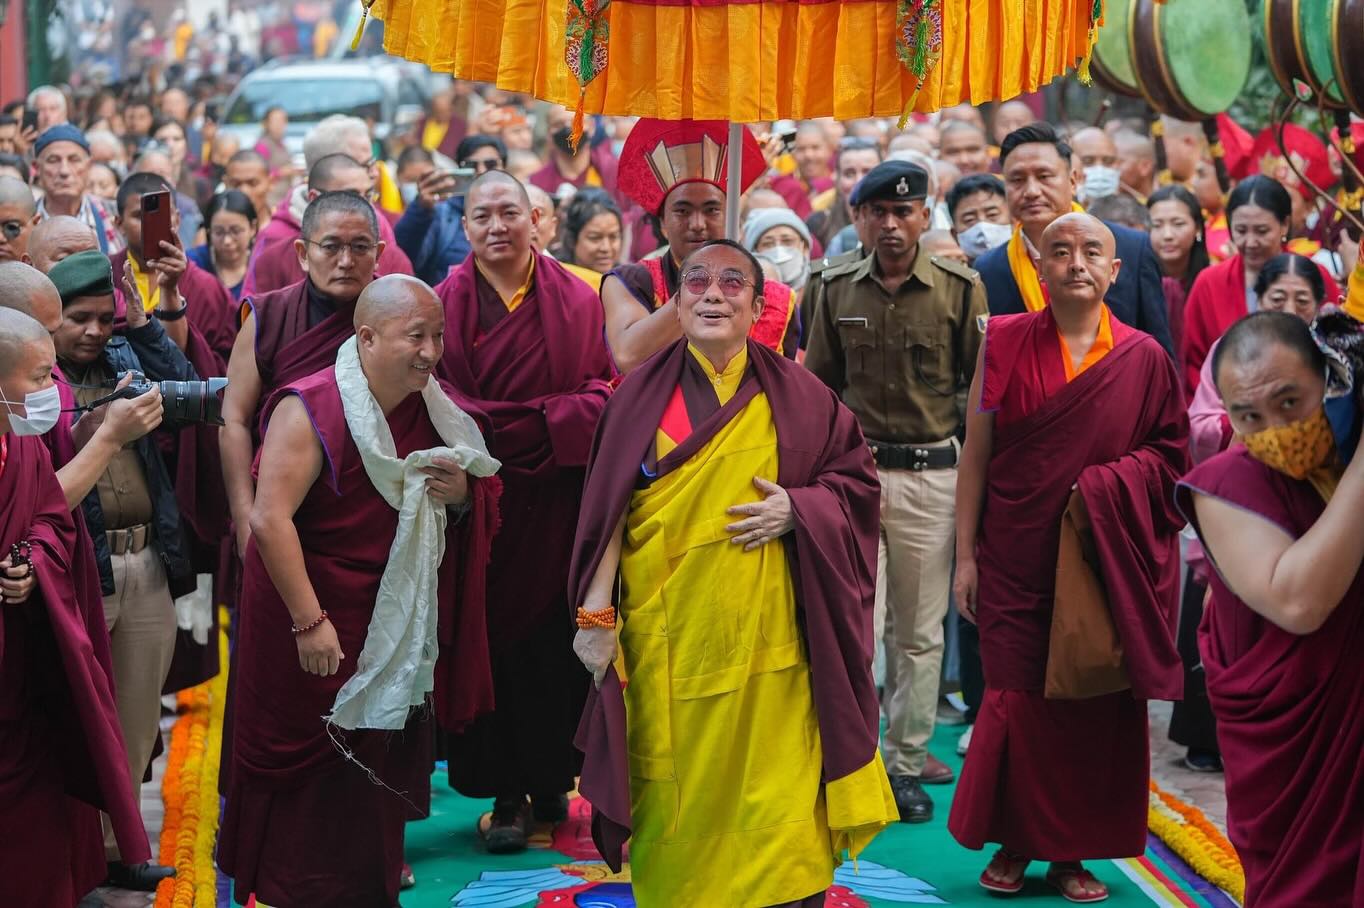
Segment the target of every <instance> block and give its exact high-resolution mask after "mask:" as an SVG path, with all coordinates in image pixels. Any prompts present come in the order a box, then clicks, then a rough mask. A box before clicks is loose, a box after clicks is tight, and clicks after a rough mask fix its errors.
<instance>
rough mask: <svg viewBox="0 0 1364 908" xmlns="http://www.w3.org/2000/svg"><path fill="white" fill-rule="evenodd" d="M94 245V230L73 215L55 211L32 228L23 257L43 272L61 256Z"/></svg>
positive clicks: (95, 245) (95, 241)
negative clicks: (56, 214)
mask: <svg viewBox="0 0 1364 908" xmlns="http://www.w3.org/2000/svg"><path fill="white" fill-rule="evenodd" d="M98 248H99V240H98V239H97V238H96V237H95V231H93V230H91V229H90V228H89V227H87V226H86V225H85V223H84V222H82V221H80V220H77V219H76V218H73V217H68V216H66V215H58V216H56V217H50V218H47V219H46V220H44V221H40V222H39V223H38V226H36V227H34V228H33V232H32V233H31V234H30V235H29V238H28V252H27V253H26V254H25V255H24V261H25V262H27V263H28V264H30V265H32V266H33V267H34V268H37V269H38V270H39V271H41V272H42V273H43V274H47V273H48V272H49V271H51V270H52V266H53V265H55V264H57V263H58V262H60V261H61V260H62V259H64V258H66V257H68V256H72V255H75V254H76V253H77V252H85V251H86V250H87V249H98Z"/></svg>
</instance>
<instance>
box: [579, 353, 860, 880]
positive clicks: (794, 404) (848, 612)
mask: <svg viewBox="0 0 1364 908" xmlns="http://www.w3.org/2000/svg"><path fill="white" fill-rule="evenodd" d="M748 357H749V360H748V361H749V366H748V372H747V374H746V375H745V376H744V378H743V380H742V383H741V385H740V387H739V390H738V391H737V392H736V393H735V395H734V397H733V398H731V399H730V401H729V403H727V404H726V405H724V406H723V407H720V408H719V409H718V410H717V411H715V412H714V413H712V414H711V415H710V416H709V417H708V418H706V419H704V420H703V421H701V422H700V423H699V424H694V425H695V427H694V429H693V430H692V433H691V435H690V436H688V437H687V439H686V440H685V441H683V442H682V443H681V444H680V445H679V446H678V447H677V448H676V449H674V450H673V451H671V452H670V453H669V454H668V455H667V456H666V457H665V458H663V459H662V460H657V461H655V462H654V464H653V466H654V467H656V468H657V469H656V470H652V472H655V473H657V474H658V475H662V474H663V473H666V472H668V471H669V470H670V469H674V468H676V467H677V466H679V465H681V464H683V463H685V462H686V461H687V459H688V458H690V457H691V456H692V455H694V454H695V453H696V452H697V451H698V450H700V449H701V448H702V447H703V446H704V445H705V444H706V443H707V442H709V441H710V440H711V439H712V438H713V437H714V436H715V433H716V432H717V431H719V430H720V429H721V428H723V427H724V426H725V425H726V424H727V423H728V422H729V420H730V419H731V418H733V417H734V416H735V415H737V414H738V413H739V411H740V410H742V409H743V407H744V405H745V404H747V403H748V402H749V401H751V400H752V399H753V398H754V397H755V396H756V395H757V394H758V393H759V392H762V393H763V394H765V395H767V400H768V403H769V404H770V405H771V407H772V419H773V422H774V423H775V424H776V429H777V450H778V458H777V460H778V475H777V484H778V485H780V486H781V487H782V488H784V489H786V491H787V494H788V495H789V496H790V498H791V510H792V513H793V516H794V518H795V524H796V525H795V529H794V530H793V531H792V532H791V533H790V534H788V535H787V536H786V537H784V538H783V540H782V543H783V545H784V546H785V548H786V555H787V560H788V562H789V563H790V567H791V578H792V581H793V582H794V584H795V590H796V605H797V608H798V609H799V615H800V622H801V627H802V630H803V632H804V637H805V641H806V645H807V647H808V650H809V658H810V677H811V684H812V686H813V692H814V702H815V712H816V715H817V718H818V721H819V732H820V734H819V737H820V745H821V747H822V748H823V758H824V780H825V781H826V782H832V781H835V780H837V779H840V778H843V777H844V776H846V775H848V774H849V773H852V772H854V771H856V770H859V769H861V768H862V767H864V766H866V765H867V763H869V762H870V761H871V760H872V758H873V757H874V755H875V753H876V744H877V730H878V727H879V726H878V722H879V717H880V708H879V705H878V703H877V699H876V687H875V684H874V682H873V681H872V676H871V651H872V604H873V601H872V600H873V599H874V597H875V592H876V538H877V533H878V531H879V527H880V501H881V498H880V486H879V484H878V482H877V479H876V468H875V465H874V464H873V463H872V459H871V451H870V449H869V448H868V447H867V443H866V440H865V439H864V438H863V437H862V430H861V428H860V427H859V425H858V422H857V419H856V417H854V416H853V415H852V412H851V411H850V410H848V408H847V407H845V406H843V404H842V403H840V402H839V400H838V398H837V396H835V395H834V394H833V393H832V392H831V391H830V390H829V389H828V388H827V387H825V385H824V384H823V383H821V382H820V381H819V379H817V378H815V377H814V375H813V374H811V373H810V372H807V371H806V370H804V369H802V368H800V367H799V366H796V365H795V364H794V363H791V362H790V361H788V360H786V359H784V358H783V357H782V356H781V355H780V354H777V353H774V352H773V351H771V350H769V349H768V348H767V347H764V346H763V345H761V344H759V343H756V342H754V341H753V340H752V339H750V340H749V342H748ZM690 360H691V356H690V354H688V352H687V342H686V341H685V340H682V341H678V342H677V343H676V344H673V345H671V346H670V347H668V348H666V349H664V350H662V351H660V352H658V353H657V354H655V355H654V356H652V357H650V358H649V359H648V360H647V361H646V362H645V363H644V364H643V365H641V366H640V367H639V368H638V369H636V370H634V371H633V372H631V373H630V374H629V375H627V376H626V378H625V381H624V382H623V383H622V384H621V386H620V387H619V388H618V389H617V390H616V393H615V394H614V395H613V397H612V399H611V403H610V404H609V405H608V406H607V408H606V412H605V414H604V415H603V417H602V422H601V429H600V431H599V432H598V434H597V438H596V439H595V441H594V443H593V446H592V457H591V460H590V461H589V463H590V466H589V470H588V476H587V483H586V487H585V489H584V493H583V495H584V497H583V509H582V515H581V517H580V519H579V521H578V530H577V534H576V539H575V543H574V547H573V560H572V570H571V573H570V574H569V602H570V603H575V604H576V603H580V602H582V601H583V598H584V597H585V596H586V594H587V588H588V586H589V585H590V584H591V582H592V577H593V575H594V574H595V573H596V569H597V565H598V563H600V561H601V559H602V555H603V553H604V552H605V551H606V545H607V543H608V542H609V540H610V538H611V535H612V533H613V532H614V531H615V528H616V524H617V522H618V521H619V519H620V515H621V514H622V513H624V511H625V509H626V508H627V507H628V505H629V501H630V494H631V492H633V491H634V489H635V486H636V483H637V482H638V481H640V479H641V468H643V467H645V466H646V460H648V459H649V458H650V457H651V456H654V455H653V443H654V439H655V434H656V429H657V427H658V425H659V422H660V420H661V419H662V416H663V411H664V408H665V407H666V406H667V404H668V401H669V399H670V398H671V397H672V396H673V392H674V389H676V388H677V387H678V386H679V383H681V386H682V388H683V395H684V397H685V396H686V395H687V381H688V377H687V375H686V373H685V371H684V370H685V369H687V368H688V366H689V361H690ZM698 371H699V370H698ZM702 380H703V381H704V379H702ZM688 410H689V411H690V410H691V407H690V406H688ZM577 743H578V746H579V747H580V748H582V750H583V752H584V754H585V759H584V761H583V773H582V780H581V783H580V784H579V791H581V792H582V794H583V796H584V797H586V798H587V799H588V800H589V801H591V803H592V806H593V823H592V834H593V838H594V840H595V841H596V843H597V848H598V849H599V851H600V852H601V854H602V857H603V858H604V859H605V860H606V861H607V862H608V863H609V864H610V865H611V866H612V867H615V868H619V866H620V858H621V846H622V845H623V843H624V841H625V839H626V838H627V837H628V836H629V831H630V826H631V824H630V779H629V761H628V757H627V754H626V741H625V702H624V697H623V694H622V691H621V687H620V680H619V678H618V677H617V676H616V674H615V670H614V669H609V670H608V672H607V675H606V678H605V679H604V681H603V683H602V686H601V688H600V690H597V691H594V692H593V693H591V694H590V695H589V702H588V705H587V708H586V709H585V710H584V713H583V718H582V724H581V726H580V728H579V732H578V740H577Z"/></svg>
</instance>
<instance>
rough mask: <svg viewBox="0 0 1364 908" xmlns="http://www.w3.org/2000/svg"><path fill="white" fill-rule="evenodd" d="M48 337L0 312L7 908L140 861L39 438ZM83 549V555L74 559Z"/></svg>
mask: <svg viewBox="0 0 1364 908" xmlns="http://www.w3.org/2000/svg"><path fill="white" fill-rule="evenodd" d="M56 362H57V357H56V352H55V350H54V349H53V345H52V339H51V337H50V336H49V334H48V332H47V329H46V328H45V327H44V326H43V325H41V324H40V323H38V322H37V321H35V320H33V319H32V318H30V317H29V316H27V315H25V314H23V313H22V312H18V311H16V310H15V309H11V308H0V452H3V453H2V454H0V679H3V683H0V838H2V839H3V841H4V843H5V845H4V847H3V848H0V873H3V874H4V879H5V884H4V885H5V892H6V893H7V895H6V901H8V902H11V903H13V904H15V905H34V906H59V905H74V904H76V903H77V902H78V901H80V899H81V898H83V897H84V896H85V895H86V894H87V893H88V892H90V890H92V889H93V888H95V887H96V886H98V885H99V884H100V883H101V882H102V881H103V880H104V878H105V877H106V875H107V873H108V868H107V867H106V865H105V859H104V846H103V837H102V834H101V832H100V820H99V811H100V810H101V809H102V810H105V811H107V812H108V814H109V816H110V818H111V821H112V826H113V830H114V833H115V835H116V837H117V840H118V845H119V848H120V851H121V854H122V856H123V859H124V860H125V861H137V862H144V861H146V860H148V859H149V858H150V857H151V852H150V850H149V848H148V844H147V834H146V832H145V830H144V829H143V827H142V818H141V816H140V815H139V813H138V806H137V802H136V800H135V799H134V798H133V793H132V785H131V784H130V781H129V778H128V772H127V764H126V763H125V761H124V756H123V752H124V748H123V734H122V732H121V731H120V728H119V721H118V715H117V712H116V710H115V706H114V691H113V680H112V677H113V676H112V670H111V668H110V664H109V635H108V632H107V631H106V630H105V628H104V614H103V611H102V610H101V609H100V608H99V602H100V592H99V578H98V576H97V575H96V573H95V571H94V568H93V564H89V563H88V562H89V561H90V556H89V554H88V546H89V545H90V541H89V537H88V536H84V535H79V534H78V530H77V525H76V523H75V521H74V518H73V517H72V514H71V509H70V507H69V506H68V505H67V503H66V500H65V498H64V496H63V495H62V489H61V486H60V485H59V484H58V483H57V477H56V475H55V474H54V473H53V470H52V460H51V458H50V456H49V454H48V452H47V450H46V448H44V447H43V443H42V442H41V441H40V440H39V439H38V436H39V435H42V434H43V433H45V432H47V431H50V430H51V428H52V427H53V426H54V425H55V424H56V419H57V410H58V408H59V407H60V406H61V403H60V400H59V399H58V396H57V389H56V386H55V385H54V384H53V379H52V371H53V368H54V367H55V366H56ZM83 547H84V548H83Z"/></svg>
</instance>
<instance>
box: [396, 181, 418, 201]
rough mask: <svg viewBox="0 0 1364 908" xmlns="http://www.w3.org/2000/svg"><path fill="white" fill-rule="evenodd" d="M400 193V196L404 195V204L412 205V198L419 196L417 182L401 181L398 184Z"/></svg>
mask: <svg viewBox="0 0 1364 908" xmlns="http://www.w3.org/2000/svg"><path fill="white" fill-rule="evenodd" d="M398 195H400V196H402V197H403V204H404V205H411V204H412V200H413V199H415V198H416V197H417V184H416V183H399V184H398Z"/></svg>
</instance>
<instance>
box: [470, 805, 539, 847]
mask: <svg viewBox="0 0 1364 908" xmlns="http://www.w3.org/2000/svg"><path fill="white" fill-rule="evenodd" d="M479 832H480V833H481V834H482V836H483V841H484V843H485V844H486V845H487V846H488V852H489V853H490V854H515V853H517V852H518V851H525V850H526V842H527V839H528V838H529V836H530V804H529V803H527V802H526V799H525V798H524V797H522V798H498V799H497V800H496V801H494V802H493V812H492V814H491V815H489V816H488V817H487V819H486V820H480V822H479Z"/></svg>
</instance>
